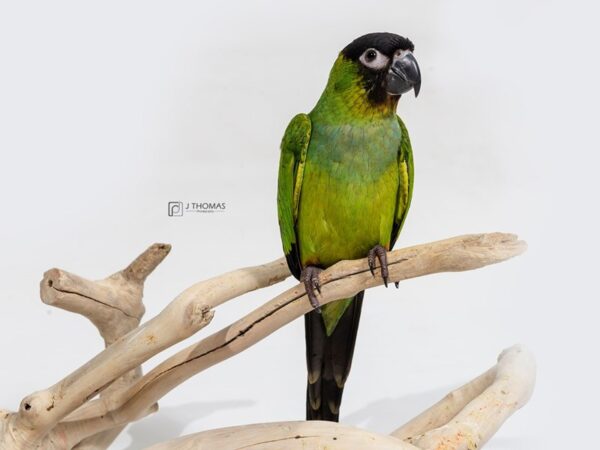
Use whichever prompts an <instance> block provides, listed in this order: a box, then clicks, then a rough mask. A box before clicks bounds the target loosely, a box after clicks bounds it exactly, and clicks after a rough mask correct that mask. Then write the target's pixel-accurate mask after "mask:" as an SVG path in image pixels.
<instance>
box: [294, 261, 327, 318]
mask: <svg viewBox="0 0 600 450" xmlns="http://www.w3.org/2000/svg"><path fill="white" fill-rule="evenodd" d="M322 271H323V269H320V268H318V267H315V266H306V267H305V268H304V270H302V273H301V274H300V280H301V281H302V283H304V289H305V290H306V295H307V296H308V300H309V301H310V304H311V305H312V307H313V308H315V310H316V311H317V312H318V313H321V305H320V303H319V300H318V299H317V295H316V294H315V290H316V291H317V292H318V293H319V294H320V293H321V280H319V274H320V273H321V272H322Z"/></svg>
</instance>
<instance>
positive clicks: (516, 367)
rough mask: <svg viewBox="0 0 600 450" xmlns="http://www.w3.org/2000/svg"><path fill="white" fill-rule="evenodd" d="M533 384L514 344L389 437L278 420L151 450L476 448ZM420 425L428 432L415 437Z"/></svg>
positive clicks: (530, 366)
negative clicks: (476, 374)
mask: <svg viewBox="0 0 600 450" xmlns="http://www.w3.org/2000/svg"><path fill="white" fill-rule="evenodd" d="M534 384H535V363H534V361H533V357H532V355H531V354H530V353H529V352H528V351H527V350H526V349H524V348H523V347H521V346H514V347H512V348H510V349H508V350H505V351H504V352H503V353H502V354H501V355H500V357H499V362H498V364H497V365H496V366H494V367H493V368H492V369H490V370H488V371H487V372H486V373H485V374H483V375H482V376H480V377H478V378H476V379H475V380H473V381H471V382H470V383H468V384H466V385H464V386H463V387H461V388H459V389H457V390H455V391H453V392H451V393H450V394H448V395H447V396H446V397H445V398H444V399H443V400H442V401H440V402H439V403H437V404H436V405H434V406H432V407H431V408H429V409H428V410H427V411H425V412H424V413H422V414H420V415H419V416H417V417H416V418H415V419H413V420H411V421H410V422H409V423H407V424H406V425H404V426H402V427H401V428H399V429H398V430H396V431H395V432H393V433H392V434H391V436H383V435H380V434H376V433H371V432H368V431H365V430H360V429H358V428H354V427H349V426H346V425H342V424H338V423H331V422H279V423H266V424H265V423H263V424H255V425H244V426H239V427H229V428H223V429H218V430H210V431H205V432H202V433H196V434H192V435H189V436H184V437H182V438H179V439H175V440H172V441H168V442H164V443H161V444H157V445H154V446H152V447H150V448H149V449H148V450H172V449H177V450H192V449H194V450H195V449H213V448H218V449H219V450H234V449H235V450H237V449H247V450H250V449H254V450H259V449H260V450H263V449H264V450H266V449H281V448H285V449H286V450H306V449H315V450H317V449H325V448H327V449H332V450H335V449H340V450H342V449H363V450H368V449H373V450H382V449H389V450H392V449H394V450H474V449H478V448H481V447H482V445H483V444H484V443H485V442H487V440H488V439H489V438H490V437H491V436H492V435H493V434H494V433H495V431H496V430H497V429H498V428H499V426H500V425H501V424H502V423H503V422H504V420H505V419H506V418H507V417H508V416H509V415H510V414H512V413H514V411H515V410H516V409H518V408H519V407H521V406H523V405H524V404H525V403H526V402H527V401H528V400H529V397H530V396H531V393H532V391H533V386H534ZM417 430H418V432H419V433H424V434H422V435H421V436H417V437H413V436H415V434H414V432H415V431H417Z"/></svg>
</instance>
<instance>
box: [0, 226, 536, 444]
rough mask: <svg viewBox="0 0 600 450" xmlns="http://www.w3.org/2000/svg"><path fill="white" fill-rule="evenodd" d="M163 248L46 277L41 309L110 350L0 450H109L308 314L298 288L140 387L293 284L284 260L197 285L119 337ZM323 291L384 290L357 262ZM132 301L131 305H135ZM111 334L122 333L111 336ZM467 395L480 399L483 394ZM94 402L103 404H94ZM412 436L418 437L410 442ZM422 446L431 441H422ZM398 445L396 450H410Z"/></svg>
mask: <svg viewBox="0 0 600 450" xmlns="http://www.w3.org/2000/svg"><path fill="white" fill-rule="evenodd" d="M159 245H163V244H159ZM166 248H167V247H160V246H159V247H154V246H153V247H151V249H149V250H148V251H147V252H145V253H144V254H143V255H141V256H140V257H139V258H138V259H137V260H136V261H134V263H132V264H131V265H130V266H129V267H128V268H127V269H125V270H123V271H121V272H118V273H117V274H115V275H113V276H111V277H109V278H107V279H106V280H102V281H101V282H91V281H87V280H84V279H82V278H81V277H77V276H76V275H71V274H68V273H67V272H64V271H59V270H58V269H55V270H53V271H49V272H47V273H46V275H45V277H44V280H43V281H42V297H43V298H44V301H46V302H48V303H50V304H55V305H57V306H59V307H63V308H65V309H69V310H71V311H74V312H78V313H81V314H84V315H86V317H90V319H91V320H92V321H93V322H94V323H95V324H97V325H99V328H100V327H104V328H106V330H105V331H104V332H103V331H102V330H101V333H102V335H103V336H104V337H105V341H106V342H107V344H108V343H110V342H112V343H111V344H110V345H109V346H108V347H107V348H106V349H105V350H104V351H103V352H101V353H100V354H98V355H97V356H96V357H94V358H93V359H91V360H90V361H89V362H88V363H86V364H85V365H83V366H82V367H80V368H79V369H77V370H76V371H74V372H73V373H71V374H70V375H68V376H67V377H65V378H64V379H63V380H61V381H59V382H58V383H56V384H55V385H53V386H51V387H50V388H48V389H46V390H43V391H39V392H37V393H35V394H32V395H30V396H28V397H26V398H25V399H24V400H23V401H22V403H21V408H20V410H19V411H18V412H17V413H6V414H5V415H4V416H0V448H15V449H34V448H45V449H48V450H57V449H61V450H64V449H70V448H77V449H79V450H84V449H85V450H91V449H103V448H106V446H107V445H109V443H110V442H111V441H112V440H113V439H114V437H115V436H116V435H117V434H118V432H119V431H121V429H122V427H123V426H124V425H125V424H126V423H128V422H130V421H133V420H136V419H138V418H140V417H142V416H144V415H146V414H148V413H150V412H152V411H153V410H155V409H156V401H157V400H158V399H160V398H161V397H162V396H163V395H164V394H166V393H167V392H169V391H170V390H171V389H173V388H174V387H176V386H177V385H178V384H180V383H181V382H183V381H184V380H186V379H187V378H189V377H191V376H192V375H194V374H196V373H198V372H200V371H201V370H204V369H206V368H207V367H210V366H212V365H213V364H216V363H218V362H220V361H223V360H224V359H226V358H229V357H231V356H233V355H235V354H237V353H239V352H240V351H243V350H244V349H246V348H248V347H249V346H251V345H253V344H254V343H256V342H258V341H260V340H261V339H262V338H264V337H265V336H267V335H269V334H270V333H272V332H273V331H275V330H277V329H278V328H280V327H281V326H283V325H285V324H286V323H288V322H290V321H291V320H293V319H295V318H297V317H300V316H301V315H303V314H305V313H306V312H308V311H309V310H310V309H311V306H310V303H309V301H308V300H307V297H306V295H305V291H304V288H303V287H302V286H301V285H296V286H295V287H294V288H292V289H289V290H288V291H286V292H284V293H282V294H281V295H279V296H277V297H275V298H274V299H273V300H271V301H270V302H268V303H266V304H265V305H263V306H262V307H260V308H258V309H256V310H255V311H253V312H251V313H250V314H248V315H246V316H245V317H243V318H242V319H240V320H239V321H237V322H235V323H234V324H232V325H230V326H229V327H226V328H225V329H223V330H221V331H219V332H217V333H215V334H213V335H212V336H209V337H207V338H206V339H204V340H202V341H201V342H199V343H198V344H195V345H192V346H190V347H188V348H186V349H184V350H183V351H180V352H178V353H177V354H175V355H173V356H172V357H170V358H169V359H167V360H166V361H164V362H163V363H162V364H160V365H158V366H157V367H156V368H154V369H153V370H152V371H151V372H149V373H148V374H146V375H144V376H141V377H140V372H139V371H137V368H138V367H139V365H140V364H141V363H142V362H144V361H146V360H147V359H149V358H150V357H152V356H154V355H155V354H157V353H159V352H160V351H162V350H163V349H165V348H167V347H169V346H171V345H173V344H175V343H177V342H179V341H181V340H183V339H185V338H187V337H189V336H190V335H192V334H193V333H195V332H197V331H198V330H200V329H201V328H203V327H204V326H206V325H207V324H208V323H209V322H210V321H211V319H212V317H213V314H214V313H213V311H212V310H213V308H215V307H216V306H218V305H220V304H222V303H223V302H226V301H228V300H230V299H232V298H235V297H238V296H240V295H242V294H244V293H246V292H249V291H251V290H255V289H258V288H261V287H265V286H269V285H271V284H274V283H276V282H279V281H281V280H284V279H285V278H287V277H288V276H289V271H288V268H287V265H286V263H285V259H284V258H280V259H278V260H276V261H273V262H271V263H268V264H265V265H261V266H256V267H250V268H245V269H240V270H236V271H233V272H230V273H228V274H224V275H221V276H218V277H215V278H213V279H210V280H207V281H203V282H200V283H197V284H196V285H194V286H192V287H190V288H189V289H187V290H186V291H184V292H182V293H181V294H180V295H179V296H177V297H176V298H175V299H174V300H173V301H172V302H171V303H170V304H169V305H167V307H166V308H165V309H164V310H163V311H162V312H161V313H160V314H159V315H157V316H156V317H154V318H153V319H151V320H150V321H148V322H146V323H144V324H142V325H141V326H139V327H137V328H135V329H132V330H130V331H129V332H127V333H126V334H125V335H123V336H119V335H118V334H119V333H122V332H123V331H124V330H126V328H127V327H123V326H122V323H128V326H129V327H131V326H132V324H133V323H134V322H132V321H130V319H135V320H138V321H139V317H141V314H143V305H142V304H141V294H142V290H143V289H142V285H141V283H142V282H143V280H144V278H145V277H146V276H147V274H148V273H150V272H151V271H152V270H153V269H154V267H156V265H157V264H158V263H159V262H160V261H161V260H162V258H164V256H166V253H165V250H166ZM525 248H526V245H525V243H524V242H522V241H519V240H518V239H517V238H516V236H514V235H509V234H502V233H492V234H480V235H467V236H460V237H456V238H452V239H446V240H443V241H438V242H433V243H430V244H424V245H419V246H415V247H410V248H406V249H401V250H396V251H394V252H390V253H389V254H388V264H389V273H390V277H389V278H390V280H391V281H402V280H405V279H409V278H414V277H419V276H423V275H427V274H431V273H437V272H445V271H462V270H471V269H476V268H479V267H483V266H485V265H488V264H493V263H497V262H500V261H503V260H506V259H508V258H510V257H513V256H516V255H518V254H520V253H522V252H523V251H524V250H525ZM166 251H167V252H168V250H166ZM161 255H162V256H161ZM321 284H322V290H321V291H322V295H320V296H319V300H320V302H321V303H322V304H325V303H329V302H331V301H334V300H337V299H339V298H345V297H349V296H351V295H354V294H355V293H356V292H358V291H361V290H364V289H368V288H370V287H374V286H377V285H380V284H382V279H381V277H379V276H377V277H373V276H372V275H371V273H370V271H369V269H368V265H367V263H366V259H363V260H355V261H342V262H340V263H338V264H336V265H335V266H333V267H331V268H329V269H328V270H326V271H324V272H323V273H322V274H321ZM138 297H139V304H138V305H136V303H135V301H132V299H134V298H138ZM122 299H124V300H122ZM116 317H118V318H120V320H118V321H117V320H115V318H116ZM117 322H119V323H120V324H121V325H117ZM111 327H112V328H116V329H117V328H118V329H119V330H120V331H119V332H113V331H111V330H108V328H111ZM111 333H113V334H111ZM485 379H486V380H487V378H485ZM473 386H474V388H473V389H474V392H475V391H477V389H478V386H479V384H478V383H475V384H474V385H473ZM475 388H477V389H475ZM98 393H100V394H101V395H100V398H98V399H93V398H94V397H95V396H96V395H97V394H98ZM469 395H471V394H469ZM465 401H466V400H465ZM463 403H464V401H463ZM457 405H458V406H455V409H456V410H457V411H458V410H460V408H462V406H464V405H462V403H460V402H457ZM461 405H462V406H461ZM459 407H460V408H459ZM440 420H441V419H440ZM417 425H418V424H417ZM417 425H415V424H413V427H412V430H417V431H419V432H420V431H423V430H425V431H428V428H427V427H424V426H422V425H419V426H417ZM430 425H431V424H430ZM434 425H435V424H434ZM419 427H420V428H419ZM405 431H406V430H405ZM411 436H416V433H412V432H411ZM420 438H423V439H425V438H428V435H427V433H425V434H423V436H420ZM315 439H316V438H315ZM385 439H387V440H388V441H389V439H396V440H398V439H397V438H385ZM380 440H381V439H380ZM398 441H399V442H401V440H398ZM306 442H308V441H306ZM315 442H317V441H315ZM381 442H384V441H381ZM389 442H394V441H389ZM386 445H387V444H386ZM390 445H391V444H390ZM402 445H404V447H396V448H410V447H407V445H408V444H402ZM315 448H318V447H315ZM380 448H383V447H380ZM390 448H393V447H390Z"/></svg>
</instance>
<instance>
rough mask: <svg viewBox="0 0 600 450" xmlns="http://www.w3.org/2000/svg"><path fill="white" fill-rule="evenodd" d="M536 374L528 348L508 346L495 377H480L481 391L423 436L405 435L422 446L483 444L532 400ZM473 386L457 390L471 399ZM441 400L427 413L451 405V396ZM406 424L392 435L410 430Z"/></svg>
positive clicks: (459, 448)
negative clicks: (453, 414)
mask: <svg viewBox="0 0 600 450" xmlns="http://www.w3.org/2000/svg"><path fill="white" fill-rule="evenodd" d="M535 375H536V369H535V360H534V358H533V355H532V354H531V353H530V352H529V351H528V350H526V349H525V348H523V347H522V346H519V345H516V346H514V347H511V348H509V349H507V350H505V351H504V352H502V354H501V355H500V356H499V358H498V364H497V365H496V367H495V370H494V377H493V380H491V382H489V381H490V380H489V379H487V380H485V381H488V382H489V383H488V385H487V386H485V381H484V380H480V381H481V383H482V386H480V387H483V386H485V389H484V390H483V391H482V392H481V393H480V394H478V395H477V396H476V397H474V398H473V399H472V400H471V401H469V403H467V404H466V405H465V406H464V408H461V409H460V411H458V412H457V414H456V415H455V416H454V417H452V418H451V419H450V420H448V421H447V423H446V424H445V425H442V426H439V427H437V428H434V429H430V430H425V431H424V432H423V434H421V435H420V436H419V435H413V437H406V438H405V439H406V441H407V442H410V443H412V444H414V445H416V446H417V447H419V448H423V449H442V448H443V449H448V450H471V449H476V448H481V447H482V446H483V445H484V444H485V443H486V442H487V441H488V440H489V439H490V438H491V437H492V436H493V435H494V434H495V433H496V431H498V429H499V428H500V426H501V425H502V424H503V423H504V422H505V421H506V419H508V418H509V417H510V416H511V415H512V414H513V413H514V412H515V411H516V410H517V409H519V408H521V407H522V406H523V405H525V404H526V403H527V402H528V401H529V399H530V397H531V395H532V393H533V388H534V385H535ZM471 387H473V386H469V385H467V386H464V387H463V388H461V389H459V390H457V391H456V393H457V396H458V397H461V396H462V395H464V398H465V399H468V398H469V396H470V395H471V394H473V393H474V392H473V391H477V390H478V389H474V390H473V391H471V392H469V391H470V390H471V389H470V388H471ZM441 403H442V404H438V405H435V406H434V407H433V408H431V409H430V410H429V411H427V412H426V413H424V414H425V415H428V414H430V415H431V416H433V417H435V415H436V414H437V413H438V412H439V411H441V410H442V409H443V408H444V407H446V406H450V404H451V403H452V399H449V400H448V401H447V402H444V400H442V402H441ZM444 403H445V404H444ZM459 403H460V402H459ZM405 427H406V428H405ZM405 427H402V428H400V429H399V430H397V431H395V432H394V433H393V435H395V436H402V435H405V434H406V431H407V430H408V427H407V426H406V425H405Z"/></svg>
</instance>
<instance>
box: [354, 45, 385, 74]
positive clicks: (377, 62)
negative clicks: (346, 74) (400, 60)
mask: <svg viewBox="0 0 600 450" xmlns="http://www.w3.org/2000/svg"><path fill="white" fill-rule="evenodd" d="M359 60H360V62H361V63H362V64H363V65H364V66H366V67H368V68H369V69H375V70H379V69H383V68H384V67H385V66H387V63H388V62H389V61H390V58H388V57H387V56H385V55H384V54H383V53H381V52H380V51H379V50H377V49H375V48H369V49H367V50H365V51H364V53H363V54H362V55H360V58H359Z"/></svg>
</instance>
